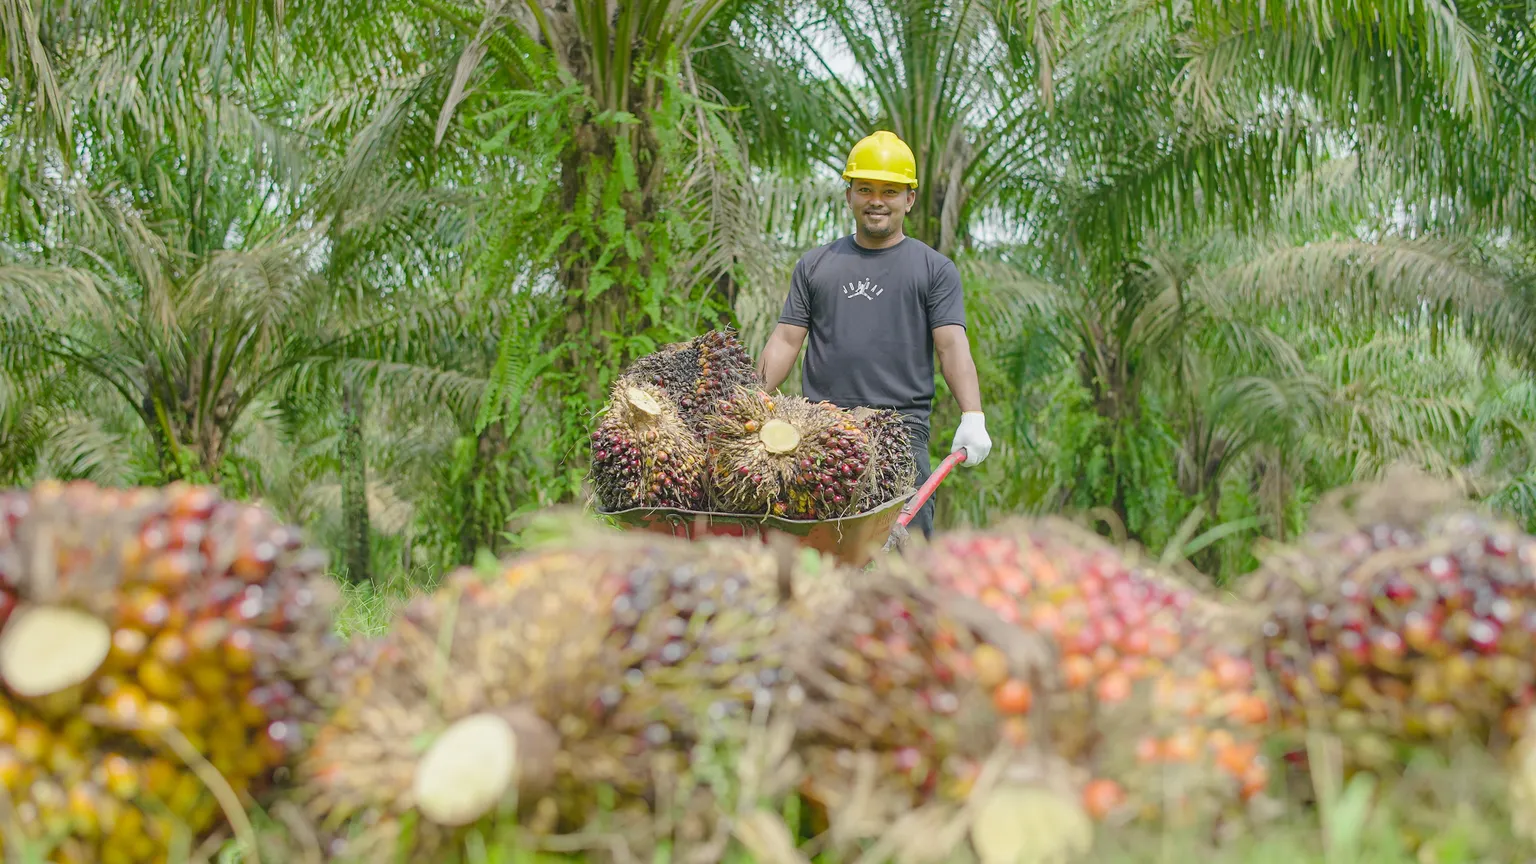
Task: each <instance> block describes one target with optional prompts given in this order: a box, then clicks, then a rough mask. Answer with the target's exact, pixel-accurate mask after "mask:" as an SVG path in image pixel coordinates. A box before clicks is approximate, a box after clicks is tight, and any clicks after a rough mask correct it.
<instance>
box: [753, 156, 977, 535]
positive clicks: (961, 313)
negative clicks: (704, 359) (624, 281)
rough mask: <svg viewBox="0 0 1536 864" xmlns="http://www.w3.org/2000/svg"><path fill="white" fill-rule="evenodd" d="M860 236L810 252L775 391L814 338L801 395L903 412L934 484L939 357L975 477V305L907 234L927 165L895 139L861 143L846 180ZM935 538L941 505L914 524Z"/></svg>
mask: <svg viewBox="0 0 1536 864" xmlns="http://www.w3.org/2000/svg"><path fill="white" fill-rule="evenodd" d="M843 179H844V180H846V181H848V186H847V189H846V190H845V192H844V197H845V198H846V199H847V201H848V208H849V209H850V210H851V211H852V212H853V218H854V222H855V225H856V230H855V231H854V233H853V235H852V236H845V237H841V238H839V239H837V240H834V241H833V242H831V243H828V244H827V245H825V246H821V247H818V248H816V249H813V250H811V251H810V252H807V253H806V254H805V255H803V256H802V257H801V258H800V260H799V262H798V263H796V264H795V270H794V275H793V276H792V277H791V279H790V288H789V296H788V297H787V298H786V299H785V301H784V309H783V312H782V313H781V314H780V315H779V323H778V326H777V327H776V328H774V331H773V334H772V335H771V336H769V338H768V344H767V345H766V346H765V347H764V348H763V352H762V356H761V359H760V360H759V362H758V371H759V372H760V373H761V374H762V376H763V379H764V381H765V382H766V383H767V387H768V389H769V390H773V389H775V388H777V387H778V386H779V385H780V384H783V383H784V379H785V378H787V377H788V376H789V370H790V368H791V367H792V366H794V363H795V358H796V357H797V356H799V354H800V346H801V344H802V343H803V342H804V341H805V338H806V335H807V334H809V335H810V345H809V347H808V349H807V351H806V356H805V364H804V366H803V370H802V375H801V389H802V392H804V394H805V396H806V398H808V399H811V400H814V401H822V400H825V401H827V402H831V403H833V404H834V405H837V406H839V407H841V408H852V407H856V406H869V407H875V408H894V409H896V410H897V411H899V412H901V414H902V418H903V419H904V420H905V421H906V426H907V432H908V434H909V436H910V438H911V441H912V455H913V457H914V458H915V459H916V460H917V473H918V483H919V485H921V483H922V482H923V481H924V480H926V479H927V478H928V476H929V474H931V473H932V470H933V469H932V466H931V464H930V461H929V458H928V419H929V413H930V409H931V408H932V405H933V397H934V384H933V356H934V352H935V350H937V352H938V356H939V364H940V367H941V368H942V370H943V373H944V380H945V381H946V382H948V383H949V388H950V390H951V391H952V392H953V393H954V394H955V400H956V401H957V402H959V403H960V410H961V412H962V413H961V415H960V427H959V428H958V429H957V430H955V435H954V438H953V440H952V442H951V444H950V449H949V452H951V453H953V452H955V451H956V450H960V449H962V448H963V449H964V450H965V462H963V463H961V464H963V465H966V466H976V465H980V464H981V462H982V460H983V459H986V458H987V454H988V453H989V452H990V451H991V449H992V439H991V438H989V437H988V436H987V424H986V417H985V415H984V414H983V413H982V410H981V387H980V385H979V383H978V382H977V379H976V364H975V363H974V362H973V361H972V360H971V348H970V344H969V343H968V342H967V340H966V331H965V296H964V292H963V290H962V289H961V286H960V273H959V271H958V270H956V269H955V265H954V262H952V261H950V260H949V259H948V258H946V257H945V256H943V255H940V254H939V253H938V252H936V251H934V250H933V249H932V248H931V247H929V246H928V245H927V244H925V243H923V242H922V241H920V240H918V239H916V238H913V237H907V236H906V235H905V234H903V233H902V221H903V220H904V219H905V217H906V215H907V213H908V212H910V211H911V210H912V205H913V204H915V203H917V160H916V159H915V158H913V156H912V150H911V148H909V147H908V146H907V145H906V144H905V143H904V142H903V141H902V140H901V139H900V138H898V137H896V135H894V134H893V133H891V132H885V131H880V132H876V133H875V134H873V135H871V136H869V137H867V138H865V139H864V140H862V141H860V142H859V143H858V144H855V145H854V147H853V150H852V152H850V153H849V154H848V164H847V167H846V169H845V170H844V171H843ZM912 522H913V524H914V525H917V526H918V527H919V528H921V529H922V531H923V536H924V537H931V536H932V534H933V499H932V498H930V499H929V500H928V502H927V503H926V504H924V505H923V507H922V509H921V510H919V511H918V512H917V514H916V516H915V517H914V518H913V520H912Z"/></svg>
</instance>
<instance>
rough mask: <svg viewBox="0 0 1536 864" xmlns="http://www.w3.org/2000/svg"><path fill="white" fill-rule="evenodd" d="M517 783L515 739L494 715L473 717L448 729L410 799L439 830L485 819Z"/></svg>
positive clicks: (426, 758)
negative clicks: (438, 826)
mask: <svg viewBox="0 0 1536 864" xmlns="http://www.w3.org/2000/svg"><path fill="white" fill-rule="evenodd" d="M516 777H517V733H515V732H513V731H512V726H511V725H510V724H509V723H507V721H506V720H503V719H502V718H500V717H498V716H496V715H495V714H486V713H481V714H471V715H470V716H468V717H465V718H464V719H462V720H460V721H458V722H457V723H455V724H453V725H452V726H450V727H448V729H447V731H445V732H443V734H442V735H441V736H439V737H438V738H437V740H436V741H433V742H432V746H431V747H429V748H427V752H426V753H424V754H422V757H421V762H420V763H419V764H418V765H417V766H416V775H415V779H414V782H413V783H412V786H411V794H412V796H413V797H414V798H415V800H416V806H418V807H420V808H421V813H422V815H423V816H426V817H427V818H428V819H431V820H432V821H433V822H436V823H437V824H439V825H446V826H459V825H468V824H469V823H471V822H473V821H475V820H476V819H479V818H480V817H481V816H484V815H485V814H486V812H487V811H489V810H490V809H491V808H492V807H493V806H495V805H496V803H497V802H498V801H500V800H501V799H502V798H503V797H504V796H505V795H506V794H507V792H508V790H510V789H511V788H512V785H513V783H514V782H515V780H516Z"/></svg>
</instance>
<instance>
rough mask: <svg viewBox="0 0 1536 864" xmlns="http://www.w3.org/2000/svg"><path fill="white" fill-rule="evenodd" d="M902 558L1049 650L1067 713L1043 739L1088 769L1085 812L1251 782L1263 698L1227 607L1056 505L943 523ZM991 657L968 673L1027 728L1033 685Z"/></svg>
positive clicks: (1101, 813) (1060, 712)
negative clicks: (1000, 518)
mask: <svg viewBox="0 0 1536 864" xmlns="http://www.w3.org/2000/svg"><path fill="white" fill-rule="evenodd" d="M907 560H908V563H909V565H910V566H912V567H914V568H916V569H917V570H918V571H919V572H920V574H921V578H923V579H925V580H927V581H928V582H929V583H931V584H933V585H934V586H936V587H940V588H943V589H946V590H950V591H954V592H956V593H958V594H960V595H963V596H965V597H970V598H974V599H975V600H976V601H977V602H979V603H980V604H982V605H983V606H985V607H986V608H988V609H990V610H992V611H993V612H995V613H996V614H997V615H998V616H999V617H1001V618H1002V619H1003V620H1005V621H1007V622H1009V623H1011V624H1013V625H1015V626H1018V627H1022V628H1024V629H1026V630H1027V631H1029V632H1032V633H1036V634H1039V635H1041V636H1043V637H1046V638H1048V639H1050V640H1051V642H1052V643H1053V645H1054V646H1055V647H1056V649H1057V650H1058V651H1059V652H1060V657H1061V661H1060V662H1061V667H1060V673H1061V674H1060V675H1059V677H1058V678H1057V681H1058V684H1059V688H1060V692H1056V693H1052V694H1048V695H1051V696H1052V697H1053V698H1056V699H1057V700H1058V703H1057V706H1056V708H1055V711H1054V714H1055V715H1056V716H1057V717H1058V718H1068V719H1066V720H1064V721H1061V722H1058V724H1057V726H1058V728H1057V731H1056V732H1054V733H1053V735H1052V739H1051V741H1050V747H1051V749H1052V750H1053V752H1055V753H1057V754H1058V755H1060V756H1062V757H1063V758H1065V759H1067V760H1068V761H1070V762H1071V763H1073V764H1075V765H1080V766H1084V767H1086V768H1087V769H1088V770H1089V771H1091V772H1092V774H1093V775H1094V778H1093V780H1092V782H1090V783H1088V784H1086V785H1085V787H1084V799H1083V801H1082V804H1083V806H1084V808H1085V809H1086V810H1087V812H1088V813H1089V814H1090V815H1092V816H1093V817H1094V818H1096V819H1101V820H1103V819H1128V818H1141V819H1147V820H1173V821H1192V820H1218V819H1222V818H1225V817H1227V816H1239V815H1244V814H1246V812H1247V810H1248V808H1247V807H1246V806H1245V805H1246V803H1247V802H1249V801H1251V800H1253V799H1254V798H1255V796H1258V795H1259V794H1260V793H1261V792H1262V791H1263V790H1264V788H1265V786H1266V785H1267V783H1268V768H1267V765H1266V763H1265V761H1264V759H1263V756H1262V754H1261V753H1260V746H1259V745H1260V742H1261V740H1262V738H1263V734H1264V732H1265V730H1266V727H1267V723H1268V721H1269V719H1270V714H1271V710H1270V704H1271V697H1270V696H1269V695H1268V694H1267V692H1266V691H1265V690H1264V689H1263V688H1262V687H1261V686H1260V681H1259V680H1258V676H1257V674H1256V673H1257V670H1256V668H1255V667H1256V663H1255V662H1254V660H1252V659H1250V658H1249V657H1248V656H1247V655H1248V653H1250V651H1251V647H1250V644H1251V640H1250V638H1249V637H1247V636H1246V635H1245V626H1246V625H1247V623H1248V622H1247V621H1246V620H1245V619H1244V618H1243V617H1242V616H1241V614H1240V613H1237V612H1233V611H1231V610H1227V609H1225V608H1224V607H1222V606H1221V605H1220V604H1218V603H1216V602H1215V601H1214V600H1213V599H1211V598H1208V597H1206V596H1204V595H1202V594H1201V593H1199V592H1197V591H1196V590H1195V589H1194V588H1192V587H1190V586H1187V585H1185V584H1182V583H1181V582H1179V581H1177V580H1175V579H1173V578H1172V577H1171V576H1168V575H1164V574H1160V573H1157V572H1155V571H1153V570H1152V569H1151V568H1148V567H1145V566H1141V565H1140V564H1139V563H1138V562H1137V561H1136V560H1135V559H1134V558H1133V557H1132V555H1131V554H1130V553H1129V552H1128V551H1125V550H1120V549H1117V548H1115V547H1113V546H1111V545H1110V544H1109V543H1108V542H1106V541H1104V540H1103V539H1102V538H1100V537H1099V536H1098V535H1095V534H1093V533H1091V532H1089V531H1086V530H1084V529H1081V528H1079V527H1077V526H1075V525H1073V524H1071V523H1069V522H1067V521H1065V520H1062V519H1058V518H1049V519H1041V520H1023V519H1014V520H1009V521H1007V522H1004V523H1002V524H1000V525H998V526H996V527H994V528H992V529H990V530H987V531H966V532H955V533H950V534H946V535H944V536H942V537H936V538H935V539H934V541H933V543H932V544H931V545H929V546H926V547H924V548H922V549H919V550H915V551H914V552H912V553H911V554H910V555H909V556H908V559H907ZM993 665H995V664H989V665H983V666H978V667H977V668H975V669H974V670H973V674H975V675H976V676H977V677H978V679H979V680H980V681H982V682H983V683H984V684H986V685H988V686H990V687H992V697H993V699H994V700H995V702H996V705H997V706H998V708H999V710H1001V711H1003V712H1004V713H1005V714H1008V715H1011V716H1012V717H1013V718H1014V720H1013V725H1012V728H1011V732H1010V734H1011V735H1012V736H1013V737H1015V738H1017V739H1019V740H1027V739H1029V738H1031V737H1032V736H1033V735H1034V734H1035V730H1034V728H1033V727H1034V722H1033V719H1032V718H1030V717H1029V716H1028V709H1029V705H1030V704H1031V702H1033V701H1036V700H1038V699H1040V698H1041V695H1042V694H1040V693H1039V692H1038V691H1034V692H1032V691H1030V690H1028V689H1027V688H1024V687H1021V686H1020V684H1019V683H1017V682H1014V681H1010V680H1008V679H1007V678H1005V677H1004V676H1002V675H1001V674H1000V673H999V672H997V671H996V670H995V668H993Z"/></svg>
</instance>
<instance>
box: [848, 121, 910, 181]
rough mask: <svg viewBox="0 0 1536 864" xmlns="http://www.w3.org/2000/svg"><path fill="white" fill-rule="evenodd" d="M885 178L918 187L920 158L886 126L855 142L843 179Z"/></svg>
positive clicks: (849, 154)
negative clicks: (918, 159)
mask: <svg viewBox="0 0 1536 864" xmlns="http://www.w3.org/2000/svg"><path fill="white" fill-rule="evenodd" d="M855 177H857V178H858V179H860V180H884V181H886V182H888V183H906V184H907V185H909V186H911V187H912V188H914V189H916V188H917V159H916V158H914V157H913V156H912V148H911V147H908V146H907V144H906V142H905V141H902V140H901V139H900V138H897V137H896V133H894V132H887V131H885V130H884V129H882V130H880V131H879V132H876V133H875V134H873V135H870V136H869V137H868V138H865V139H864V140H862V141H860V142H859V143H857V144H855V145H853V149H852V150H850V151H849V152H848V167H847V168H844V169H843V179H844V180H852V179H854V178H855Z"/></svg>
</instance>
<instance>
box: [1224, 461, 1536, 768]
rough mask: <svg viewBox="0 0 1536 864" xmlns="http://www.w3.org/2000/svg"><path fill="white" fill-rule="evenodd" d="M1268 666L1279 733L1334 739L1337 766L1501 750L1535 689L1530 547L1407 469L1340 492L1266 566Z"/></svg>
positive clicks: (1259, 579)
mask: <svg viewBox="0 0 1536 864" xmlns="http://www.w3.org/2000/svg"><path fill="white" fill-rule="evenodd" d="M1247 597H1248V598H1249V599H1250V600H1252V601H1254V602H1255V603H1258V604H1261V608H1262V609H1264V610H1265V614H1266V618H1265V620H1264V622H1263V624H1262V636H1263V644H1264V646H1265V655H1264V656H1265V662H1266V664H1267V666H1268V667H1269V671H1270V673H1271V674H1272V675H1273V676H1274V677H1275V679H1276V680H1277V682H1278V683H1279V685H1280V689H1281V692H1282V694H1283V695H1284V696H1285V697H1286V698H1285V699H1284V700H1283V701H1282V703H1281V706H1280V707H1281V709H1282V713H1283V717H1284V719H1285V720H1286V721H1287V725H1288V726H1290V727H1297V728H1306V727H1318V726H1322V727H1324V728H1327V729H1329V730H1331V731H1333V732H1335V733H1336V734H1338V735H1339V737H1340V739H1341V741H1342V743H1343V745H1344V757H1345V763H1346V767H1349V768H1357V767H1367V768H1371V769H1373V770H1374V769H1380V768H1382V767H1384V766H1387V765H1390V764H1393V763H1395V762H1397V761H1398V759H1399V757H1401V756H1402V755H1404V752H1405V750H1406V749H1407V748H1409V747H1412V746H1423V745H1436V744H1438V745H1451V744H1453V743H1457V742H1458V739H1459V741H1460V743H1471V744H1475V745H1480V746H1486V747H1491V748H1494V749H1496V750H1497V749H1502V748H1503V745H1504V743H1505V742H1507V741H1508V740H1509V739H1511V738H1514V737H1516V736H1518V735H1520V733H1521V731H1522V729H1523V727H1524V724H1525V718H1526V716H1527V714H1528V709H1529V707H1530V706H1531V705H1532V703H1533V696H1536V641H1533V635H1536V538H1532V537H1531V536H1530V535H1528V534H1525V533H1524V532H1523V531H1521V530H1520V529H1519V528H1518V527H1517V526H1516V525H1514V524H1513V523H1511V522H1508V521H1503V520H1501V519H1498V518H1495V517H1494V516H1492V515H1490V514H1488V513H1486V512H1483V511H1481V510H1479V509H1478V508H1475V507H1474V506H1473V505H1471V504H1470V503H1468V502H1467V501H1466V500H1465V499H1464V498H1463V497H1462V496H1461V495H1460V493H1459V492H1458V491H1457V490H1456V489H1455V488H1454V487H1452V486H1450V485H1448V484H1442V483H1439V482H1436V481H1434V480H1432V479H1430V478H1427V477H1424V476H1421V475H1418V474H1416V473H1396V472H1395V473H1393V474H1391V475H1389V476H1387V477H1386V478H1384V479H1383V480H1381V481H1379V482H1374V483H1367V484H1361V485H1358V486H1351V487H1346V488H1344V489H1340V490H1336V491H1335V492H1334V493H1332V494H1331V495H1330V496H1328V497H1327V498H1326V499H1324V500H1323V501H1321V502H1319V504H1318V506H1317V507H1316V508H1314V511H1313V514H1312V526H1311V530H1310V532H1309V533H1308V534H1307V535H1306V536H1304V537H1303V538H1302V539H1301V540H1300V541H1299V542H1298V543H1296V544H1294V545H1293V546H1290V547H1288V548H1284V549H1278V550H1276V551H1274V552H1273V553H1272V554H1270V555H1269V556H1267V557H1266V560H1265V561H1264V565H1263V566H1262V567H1261V569H1260V570H1259V572H1257V573H1255V574H1254V575H1253V576H1252V577H1250V582H1249V584H1248V586H1247Z"/></svg>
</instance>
